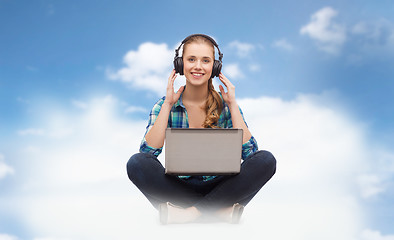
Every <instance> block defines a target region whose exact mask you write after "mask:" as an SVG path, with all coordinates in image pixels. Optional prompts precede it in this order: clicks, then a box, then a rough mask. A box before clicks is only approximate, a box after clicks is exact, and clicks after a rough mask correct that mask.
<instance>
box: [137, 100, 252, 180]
mask: <svg viewBox="0 0 394 240" xmlns="http://www.w3.org/2000/svg"><path fill="white" fill-rule="evenodd" d="M164 100H165V97H162V98H161V99H159V100H158V101H157V102H156V104H155V105H154V106H153V108H152V111H151V112H150V114H149V122H148V126H147V127H146V132H145V135H146V133H147V132H148V131H149V130H150V129H151V128H152V126H153V124H154V123H155V121H156V119H157V117H158V116H159V113H160V109H161V106H162V105H163V103H164ZM223 106H224V107H223V110H222V113H221V114H220V117H219V120H218V122H217V124H216V126H217V127H219V128H233V123H232V121H231V113H230V109H229V107H228V105H227V104H226V103H225V102H224V101H223ZM239 110H240V112H241V115H242V118H243V119H244V117H243V113H242V110H241V108H239ZM244 121H245V119H244ZM245 123H246V122H245ZM167 127H169V128H189V122H188V116H187V111H186V108H185V106H184V105H183V103H182V95H181V97H180V98H179V100H178V101H177V102H176V103H175V104H174V105H173V106H172V109H171V112H170V116H169V117H168V125H167ZM145 135H144V138H143V139H142V141H141V145H140V152H142V153H150V154H153V155H155V156H156V157H157V156H159V155H160V153H161V152H162V150H163V148H162V147H161V148H153V147H151V146H149V145H148V144H147V143H146V140H145ZM257 150H258V146H257V142H256V139H255V138H254V137H253V136H252V137H251V138H250V139H249V141H247V142H246V143H244V144H243V145H242V159H246V158H247V157H248V156H249V155H250V154H252V153H254V152H256V151H257ZM179 177H180V178H189V177H190V176H179ZM214 177H215V176H203V180H204V181H208V180H211V179H213V178H214Z"/></svg>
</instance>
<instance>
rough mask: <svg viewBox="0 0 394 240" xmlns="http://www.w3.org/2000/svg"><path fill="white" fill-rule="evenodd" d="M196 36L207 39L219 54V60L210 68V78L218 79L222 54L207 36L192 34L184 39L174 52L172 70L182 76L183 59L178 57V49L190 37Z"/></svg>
mask: <svg viewBox="0 0 394 240" xmlns="http://www.w3.org/2000/svg"><path fill="white" fill-rule="evenodd" d="M196 36H200V37H204V38H206V39H208V40H209V41H210V42H211V43H212V44H213V45H214V46H215V47H216V48H217V49H218V52H219V60H215V61H214V62H213V67H212V74H211V78H213V77H218V76H219V73H220V71H221V70H222V58H223V53H221V52H220V49H219V46H218V44H217V43H216V42H215V40H213V38H211V37H210V36H208V35H205V34H193V35H190V36H188V37H187V38H185V39H184V40H183V41H182V43H181V45H179V47H178V49H176V50H175V57H174V69H175V72H176V73H179V74H180V75H183V58H182V57H179V49H180V48H181V47H182V45H183V44H184V43H185V42H187V41H188V40H189V39H190V38H192V37H196Z"/></svg>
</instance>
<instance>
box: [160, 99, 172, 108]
mask: <svg viewBox="0 0 394 240" xmlns="http://www.w3.org/2000/svg"><path fill="white" fill-rule="evenodd" d="M172 105H174V104H173V103H170V102H169V101H167V100H164V102H163V105H162V106H161V107H162V108H163V107H167V108H172Z"/></svg>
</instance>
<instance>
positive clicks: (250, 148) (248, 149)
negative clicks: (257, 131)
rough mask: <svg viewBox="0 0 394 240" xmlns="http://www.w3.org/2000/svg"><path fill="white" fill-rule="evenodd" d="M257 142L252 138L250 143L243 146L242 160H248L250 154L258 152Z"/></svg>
mask: <svg viewBox="0 0 394 240" xmlns="http://www.w3.org/2000/svg"><path fill="white" fill-rule="evenodd" d="M258 149H259V148H258V146H257V141H256V139H255V138H254V137H253V136H252V137H251V138H250V139H249V141H247V142H246V143H244V144H242V159H244V160H245V159H246V158H247V157H248V156H249V155H250V154H252V153H255V152H257V150H258Z"/></svg>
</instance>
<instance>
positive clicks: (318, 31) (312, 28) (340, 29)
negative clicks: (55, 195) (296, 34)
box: [300, 7, 346, 54]
mask: <svg viewBox="0 0 394 240" xmlns="http://www.w3.org/2000/svg"><path fill="white" fill-rule="evenodd" d="M337 15H338V12H337V11H336V10H334V9H333V8H331V7H325V8H322V9H320V10H319V11H317V12H316V13H314V14H313V15H312V16H311V21H310V22H309V23H308V24H307V25H305V26H303V27H302V28H301V30H300V33H301V34H304V35H308V36H309V37H310V38H312V39H314V40H316V42H317V45H318V47H319V49H321V50H322V51H325V52H327V53H330V54H338V53H339V51H340V48H341V47H342V45H343V44H344V42H345V41H346V30H345V27H344V26H343V25H341V24H337V23H335V22H333V18H334V17H336V16H337Z"/></svg>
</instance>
